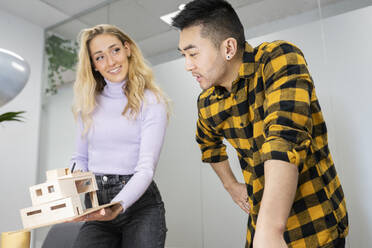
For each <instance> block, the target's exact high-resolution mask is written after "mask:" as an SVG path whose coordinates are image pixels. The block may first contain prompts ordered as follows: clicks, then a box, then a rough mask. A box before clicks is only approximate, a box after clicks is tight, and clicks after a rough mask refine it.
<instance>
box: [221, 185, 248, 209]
mask: <svg viewBox="0 0 372 248" xmlns="http://www.w3.org/2000/svg"><path fill="white" fill-rule="evenodd" d="M225 188H226V190H227V192H229V193H230V195H231V198H232V199H233V200H234V202H235V203H236V204H238V206H239V207H240V208H241V209H242V210H243V211H244V212H246V213H247V214H249V210H250V207H249V203H248V193H247V186H246V185H245V184H244V183H239V182H234V183H232V184H230V185H226V187H225Z"/></svg>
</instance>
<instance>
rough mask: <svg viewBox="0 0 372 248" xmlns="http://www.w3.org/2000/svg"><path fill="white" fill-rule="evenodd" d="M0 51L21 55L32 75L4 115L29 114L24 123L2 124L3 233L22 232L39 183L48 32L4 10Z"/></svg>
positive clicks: (0, 21) (0, 20)
mask: <svg viewBox="0 0 372 248" xmlns="http://www.w3.org/2000/svg"><path fill="white" fill-rule="evenodd" d="M0 27H1V38H0V48H4V49H7V50H10V51H13V52H15V53H17V54H19V55H21V56H22V57H23V58H24V59H25V60H26V61H27V62H28V63H29V65H30V68H31V74H30V78H29V80H28V83H27V85H26V86H25V88H24V89H23V90H22V92H21V93H20V94H19V95H18V96H17V97H16V98H15V99H13V100H12V101H11V102H9V103H7V104H6V105H4V106H2V107H0V114H3V113H5V112H9V111H21V110H23V111H26V113H25V114H24V115H23V116H24V117H25V119H24V122H20V123H19V122H2V123H0V168H1V180H0V195H1V200H0V203H1V207H0V209H1V211H0V232H5V231H14V230H18V229H22V228H23V227H22V224H21V217H20V214H19V209H21V208H25V207H28V206H30V204H31V198H30V194H29V191H28V187H29V186H31V185H34V184H35V183H36V176H37V168H38V166H37V160H38V150H39V149H38V147H39V142H38V140H39V122H40V95H41V93H40V91H41V74H42V61H43V43H44V32H43V30H42V28H41V27H38V26H35V25H33V24H30V23H29V22H27V21H25V20H23V19H20V18H18V17H15V16H13V15H10V14H8V13H6V12H3V11H2V10H0Z"/></svg>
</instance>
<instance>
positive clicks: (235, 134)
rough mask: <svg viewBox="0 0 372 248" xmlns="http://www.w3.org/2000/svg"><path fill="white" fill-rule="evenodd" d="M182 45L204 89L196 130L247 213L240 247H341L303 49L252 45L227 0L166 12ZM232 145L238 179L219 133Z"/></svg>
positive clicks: (341, 215) (323, 135)
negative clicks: (243, 243) (172, 14)
mask: <svg viewBox="0 0 372 248" xmlns="http://www.w3.org/2000/svg"><path fill="white" fill-rule="evenodd" d="M173 26H175V27H177V28H178V29H180V30H181V32H180V40H179V50H180V52H181V53H182V55H183V56H184V57H185V67H186V70H188V71H190V72H191V73H192V75H193V76H195V77H196V80H197V81H198V82H199V84H200V87H201V88H202V89H203V90H204V91H203V92H202V93H201V94H200V96H199V98H198V115H199V119H198V122H197V131H196V140H197V142H198V143H199V146H200V149H201V152H202V160H203V161H204V162H208V163H210V164H211V166H212V167H213V169H214V170H215V172H216V173H217V175H218V176H219V178H220V179H221V181H222V183H223V185H224V187H225V188H226V190H227V191H228V192H229V193H230V195H231V197H232V199H233V200H234V201H235V202H236V203H237V204H238V205H239V206H240V207H241V208H242V209H243V210H244V211H245V212H247V213H249V219H248V231H247V242H246V247H252V246H253V247H254V248H259V247H265V248H275V247H314V248H315V247H324V248H325V247H344V246H345V236H346V235H347V232H348V218H347V211H346V205H345V199H344V194H343V191H342V188H341V185H340V181H339V179H338V176H337V173H336V170H335V166H334V164H333V161H332V158H331V155H330V152H329V149H328V143H327V130H326V126H325V123H324V120H323V116H322V113H321V110H320V106H319V103H318V100H317V97H316V94H315V89H314V85H313V81H312V78H311V76H310V74H309V71H308V69H307V64H306V61H305V59H304V56H303V54H302V52H301V51H300V50H299V49H298V48H297V47H295V46H294V45H292V44H290V43H288V42H284V41H275V42H272V43H263V44H261V45H260V46H258V47H256V48H252V47H251V46H250V45H249V44H248V43H246V42H245V37H244V30H243V26H242V24H241V22H240V20H239V18H238V16H237V14H236V13H235V11H234V9H233V8H232V7H231V5H230V4H229V3H227V2H226V1H222V0H194V1H192V2H189V3H188V4H187V5H186V6H185V8H184V9H183V10H182V11H181V12H180V13H179V14H178V15H177V16H176V17H175V18H174V19H173ZM224 138H225V139H227V141H228V142H230V143H231V145H232V146H233V147H234V148H235V149H236V151H237V153H238V156H239V160H240V164H241V168H242V172H243V176H244V180H245V185H244V184H241V183H239V182H237V180H236V179H235V176H234V175H233V173H232V171H231V169H230V165H229V161H228V157H227V154H226V148H225V145H224V144H223V142H222V141H223V139H224Z"/></svg>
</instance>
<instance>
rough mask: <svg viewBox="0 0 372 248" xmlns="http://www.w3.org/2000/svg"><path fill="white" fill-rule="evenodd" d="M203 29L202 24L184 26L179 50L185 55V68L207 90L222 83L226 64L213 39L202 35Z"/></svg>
mask: <svg viewBox="0 0 372 248" xmlns="http://www.w3.org/2000/svg"><path fill="white" fill-rule="evenodd" d="M201 29H202V26H201V25H198V26H191V27H188V28H184V29H183V30H182V31H181V33H180V40H179V44H178V50H179V51H180V52H181V53H182V56H184V57H185V69H186V70H187V71H190V72H191V73H192V75H193V76H194V77H195V78H196V80H197V81H198V82H199V84H200V87H201V88H202V89H204V90H205V89H208V88H210V87H212V86H215V85H220V84H221V83H222V82H221V80H222V79H223V76H224V75H225V73H226V64H225V60H224V58H223V57H222V54H221V52H220V50H218V49H217V48H216V47H215V45H214V44H213V43H212V41H211V40H210V39H208V38H203V37H202V36H201Z"/></svg>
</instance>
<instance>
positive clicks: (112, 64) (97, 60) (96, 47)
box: [89, 34, 130, 82]
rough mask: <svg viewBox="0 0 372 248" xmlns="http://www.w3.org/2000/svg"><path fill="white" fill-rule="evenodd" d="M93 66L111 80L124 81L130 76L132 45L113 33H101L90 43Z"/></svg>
mask: <svg viewBox="0 0 372 248" xmlns="http://www.w3.org/2000/svg"><path fill="white" fill-rule="evenodd" d="M89 49H90V57H91V59H92V61H93V67H94V69H95V70H96V71H98V72H99V73H100V74H101V75H102V76H103V77H104V78H106V79H107V80H109V81H110V82H122V81H123V80H124V79H126V78H127V76H128V67H129V62H128V58H129V57H130V46H129V44H128V42H125V43H124V44H122V43H121V41H120V40H119V39H118V38H117V37H116V36H115V35H112V34H100V35H97V36H96V37H94V38H93V39H92V40H91V41H90V43H89Z"/></svg>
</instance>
